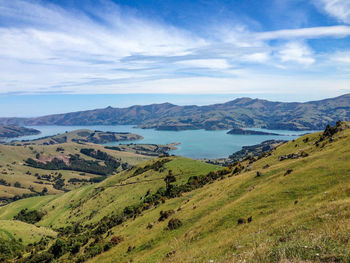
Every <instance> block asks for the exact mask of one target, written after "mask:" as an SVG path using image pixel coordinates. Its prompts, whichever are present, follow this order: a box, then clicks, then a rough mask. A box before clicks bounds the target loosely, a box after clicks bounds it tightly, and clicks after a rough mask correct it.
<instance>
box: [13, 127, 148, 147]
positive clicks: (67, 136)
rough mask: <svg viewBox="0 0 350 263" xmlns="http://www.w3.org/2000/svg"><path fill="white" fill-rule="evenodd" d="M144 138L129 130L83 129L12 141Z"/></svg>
mask: <svg viewBox="0 0 350 263" xmlns="http://www.w3.org/2000/svg"><path fill="white" fill-rule="evenodd" d="M142 139H143V137H142V136H141V135H138V134H134V133H128V132H104V131H92V130H88V129H81V130H75V131H71V132H65V133H63V134H57V135H53V136H47V137H43V138H39V139H35V140H31V141H14V142H12V144H16V145H21V144H26V145H29V144H36V145H53V144H60V143H69V142H75V143H95V144H105V143H109V142H123V141H136V140H142Z"/></svg>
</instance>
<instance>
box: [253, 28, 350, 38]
mask: <svg viewBox="0 0 350 263" xmlns="http://www.w3.org/2000/svg"><path fill="white" fill-rule="evenodd" d="M349 35H350V26H341V25H340V26H327V27H311V28H300V29H286V30H277V31H269V32H263V33H258V34H255V36H256V38H257V39H260V40H269V39H281V38H282V39H294V38H303V39H310V38H322V37H346V36H349Z"/></svg>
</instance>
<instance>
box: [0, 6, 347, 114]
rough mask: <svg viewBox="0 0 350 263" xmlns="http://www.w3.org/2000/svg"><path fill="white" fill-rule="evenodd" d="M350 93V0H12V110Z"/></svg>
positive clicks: (2, 13)
mask: <svg viewBox="0 0 350 263" xmlns="http://www.w3.org/2000/svg"><path fill="white" fill-rule="evenodd" d="M349 92H350V1H349V0H304V1H302V0H259V1H256V0H244V1H242V0H231V1H228V0H193V1H190V0H183V1H178V0H134V1H133V0H120V1H117V0H115V1H112V0H42V1H40V0H0V116H37V115H43V114H51V113H56V112H57V113H58V112H68V111H74V110H82V109H92V108H96V107H105V106H108V105H111V106H114V107H124V106H130V105H132V104H148V103H160V102H165V101H169V102H173V103H177V104H199V105H202V104H210V103H217V102H224V101H227V100H229V99H234V98H236V97H242V96H249V97H258V98H264V99H270V100H280V101H307V100H316V99H322V98H327V97H335V96H338V95H342V94H345V93H349Z"/></svg>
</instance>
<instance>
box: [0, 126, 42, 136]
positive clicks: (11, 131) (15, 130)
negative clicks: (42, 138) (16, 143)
mask: <svg viewBox="0 0 350 263" xmlns="http://www.w3.org/2000/svg"><path fill="white" fill-rule="evenodd" d="M39 133H40V131H38V130H36V129H32V128H26V127H20V126H14V125H0V138H16V137H21V136H26V135H36V134H39Z"/></svg>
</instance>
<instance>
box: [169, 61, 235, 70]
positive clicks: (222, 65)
mask: <svg viewBox="0 0 350 263" xmlns="http://www.w3.org/2000/svg"><path fill="white" fill-rule="evenodd" d="M176 64H180V65H185V66H189V67H194V68H209V69H228V68H230V64H229V63H228V62H227V61H226V60H225V59H191V60H183V61H178V62H176Z"/></svg>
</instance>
